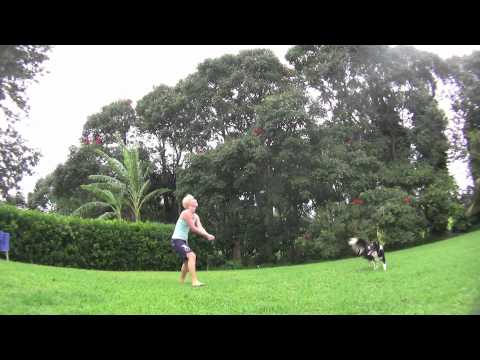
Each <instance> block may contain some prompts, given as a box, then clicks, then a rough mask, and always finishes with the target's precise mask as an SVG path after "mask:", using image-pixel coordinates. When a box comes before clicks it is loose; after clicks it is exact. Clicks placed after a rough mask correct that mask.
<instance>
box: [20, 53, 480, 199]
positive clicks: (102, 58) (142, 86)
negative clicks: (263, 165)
mask: <svg viewBox="0 0 480 360" xmlns="http://www.w3.org/2000/svg"><path fill="white" fill-rule="evenodd" d="M290 47H291V45H263V46H262V45H188V46H187V45H155V46H153V45H131V46H130V45H129V46H127V45H115V46H114V45H91V46H90V45H59V46H55V47H54V48H53V50H52V51H51V52H50V55H49V57H50V60H49V61H48V62H46V63H45V68H46V69H47V70H48V71H49V73H48V74H45V75H44V76H42V77H40V78H39V82H38V83H34V84H32V85H30V87H29V88H28V96H29V99H30V100H29V105H30V108H31V110H30V117H29V118H28V119H25V120H23V121H22V123H20V124H19V125H17V129H18V130H19V132H20V133H21V134H22V136H23V137H24V138H25V139H26V140H27V142H28V146H30V147H33V148H36V149H38V150H40V152H41V153H42V157H41V159H40V162H39V164H38V165H37V166H36V168H35V169H34V170H35V174H34V175H33V176H28V177H25V178H24V179H23V180H22V182H21V187H22V191H23V193H24V195H25V198H26V197H27V194H28V192H31V191H33V188H34V186H35V183H36V182H37V180H38V179H40V178H42V177H45V176H46V175H47V174H49V173H51V172H52V171H53V170H54V169H55V168H56V167H57V165H59V164H60V163H63V162H65V161H66V159H67V156H68V148H69V147H70V146H72V145H78V139H79V137H80V135H81V132H82V128H83V125H84V123H85V122H86V120H87V116H89V115H92V114H94V113H97V112H99V111H100V110H101V108H102V107H103V106H105V105H108V104H110V103H111V102H113V101H116V100H119V99H131V100H132V101H134V102H136V101H138V100H140V99H141V98H142V97H143V96H145V95H146V94H147V93H149V92H150V91H151V90H152V89H153V87H154V86H158V85H160V84H165V85H169V86H174V85H175V84H176V83H177V82H178V81H179V80H180V79H183V78H185V77H186V76H188V75H189V74H192V73H194V72H195V71H196V67H197V65H198V64H199V63H201V62H203V61H204V60H205V59H207V58H216V57H220V56H222V55H225V54H237V53H238V52H239V51H240V50H243V49H253V48H269V49H271V50H272V51H274V53H275V54H276V55H277V57H278V58H279V59H280V61H282V62H283V63H285V64H286V63H287V62H286V60H285V54H286V52H287V51H288V49H289V48H290ZM415 47H417V48H419V49H421V50H426V51H430V52H433V53H436V54H438V55H440V56H441V57H443V58H448V57H451V56H454V55H457V56H462V55H468V54H470V53H471V52H472V51H474V50H480V45H415ZM450 170H451V172H452V173H453V174H454V176H455V178H456V180H457V183H458V184H459V185H460V187H461V188H465V187H466V186H467V185H469V184H471V182H470V179H467V175H466V167H465V165H464V164H461V163H455V164H452V166H451V167H450Z"/></svg>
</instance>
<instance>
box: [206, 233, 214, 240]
mask: <svg viewBox="0 0 480 360" xmlns="http://www.w3.org/2000/svg"><path fill="white" fill-rule="evenodd" d="M207 240H210V241H212V240H215V236H213V235H211V234H208V235H207Z"/></svg>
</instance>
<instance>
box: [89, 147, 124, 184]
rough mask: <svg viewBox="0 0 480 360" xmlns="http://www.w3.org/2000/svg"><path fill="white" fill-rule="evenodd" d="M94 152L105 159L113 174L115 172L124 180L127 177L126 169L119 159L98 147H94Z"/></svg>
mask: <svg viewBox="0 0 480 360" xmlns="http://www.w3.org/2000/svg"><path fill="white" fill-rule="evenodd" d="M95 152H96V153H97V154H98V155H100V156H101V157H102V158H104V159H105V160H106V161H107V163H108V165H109V166H110V168H111V169H112V170H113V171H114V172H115V174H117V176H118V177H119V178H120V180H121V181H126V180H127V179H128V174H127V170H126V169H125V166H124V165H123V164H122V163H121V162H120V161H118V160H117V159H115V158H113V157H111V156H109V155H107V154H105V153H104V152H103V151H101V150H100V149H96V150H95Z"/></svg>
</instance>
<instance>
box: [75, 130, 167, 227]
mask: <svg viewBox="0 0 480 360" xmlns="http://www.w3.org/2000/svg"><path fill="white" fill-rule="evenodd" d="M117 141H118V143H119V145H120V148H121V151H122V155H123V162H120V161H118V160H117V159H115V158H114V157H112V156H110V155H108V154H106V153H105V152H103V151H102V150H100V149H96V153H97V154H98V155H100V156H101V157H102V158H103V160H105V161H106V164H107V165H108V166H109V167H110V169H111V171H112V173H113V176H109V175H92V176H90V177H89V178H90V179H91V180H96V181H97V183H94V184H90V185H84V186H83V187H82V188H84V189H86V190H89V191H92V192H94V193H96V195H99V196H101V197H103V199H104V201H107V202H108V204H109V205H110V206H111V207H112V208H114V210H115V213H116V215H117V216H121V205H122V203H123V202H125V203H126V206H127V207H129V208H130V209H131V211H132V214H133V218H134V220H135V221H140V211H141V208H142V206H143V205H144V204H145V203H146V202H147V201H148V200H150V199H152V198H153V197H154V196H156V195H160V194H163V193H166V192H168V191H170V190H169V189H156V190H154V191H152V192H150V193H147V192H148V189H149V187H150V180H148V179H147V177H148V173H149V169H148V166H147V164H146V163H145V162H144V161H142V160H140V158H139V152H138V148H137V147H133V148H130V149H129V148H128V147H127V146H126V145H124V144H123V142H122V140H121V139H120V138H117ZM102 187H103V188H102ZM113 203H114V204H116V205H115V206H112V204H113ZM98 206H104V204H98ZM84 207H85V209H92V208H94V207H95V205H94V204H92V205H88V206H87V205H84ZM76 212H77V213H79V212H81V210H79V209H77V210H76Z"/></svg>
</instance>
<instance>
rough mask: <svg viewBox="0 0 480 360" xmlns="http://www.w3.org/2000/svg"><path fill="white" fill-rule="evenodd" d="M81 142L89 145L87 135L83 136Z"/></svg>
mask: <svg viewBox="0 0 480 360" xmlns="http://www.w3.org/2000/svg"><path fill="white" fill-rule="evenodd" d="M83 143H84V144H85V145H90V140H88V137H84V138H83Z"/></svg>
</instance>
